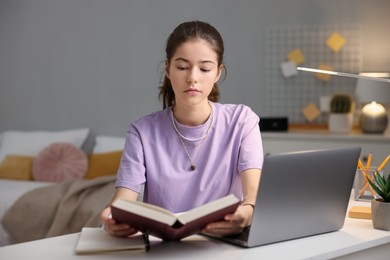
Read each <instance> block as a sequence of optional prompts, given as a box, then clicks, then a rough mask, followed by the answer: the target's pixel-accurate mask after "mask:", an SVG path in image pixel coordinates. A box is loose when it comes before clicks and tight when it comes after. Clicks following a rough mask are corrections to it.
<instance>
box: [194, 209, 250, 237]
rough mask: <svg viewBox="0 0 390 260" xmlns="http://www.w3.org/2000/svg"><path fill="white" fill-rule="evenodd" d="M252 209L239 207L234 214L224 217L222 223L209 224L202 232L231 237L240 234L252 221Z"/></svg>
mask: <svg viewBox="0 0 390 260" xmlns="http://www.w3.org/2000/svg"><path fill="white" fill-rule="evenodd" d="M252 213H253V209H252V208H251V207H243V206H240V207H238V209H237V210H236V212H234V214H228V215H226V216H225V218H224V221H219V222H214V223H209V224H208V225H207V226H206V227H205V228H204V229H203V230H202V232H204V233H212V234H218V235H233V234H238V233H240V232H242V230H243V229H244V228H245V227H247V226H249V225H250V223H251V219H252Z"/></svg>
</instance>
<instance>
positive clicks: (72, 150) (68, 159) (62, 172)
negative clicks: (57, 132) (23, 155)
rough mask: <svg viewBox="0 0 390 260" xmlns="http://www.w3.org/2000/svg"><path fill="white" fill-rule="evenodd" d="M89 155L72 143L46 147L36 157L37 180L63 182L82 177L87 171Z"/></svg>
mask: <svg viewBox="0 0 390 260" xmlns="http://www.w3.org/2000/svg"><path fill="white" fill-rule="evenodd" d="M87 169H88V158H87V155H86V154H85V153H84V152H83V151H82V150H81V149H80V148H78V147H76V146H75V145H73V144H70V143H54V144H51V145H49V146H48V147H46V148H44V149H43V150H42V151H41V152H40V153H39V154H38V155H37V157H36V158H35V159H34V161H33V168H32V174H33V177H34V179H35V180H38V181H51V182H61V181H65V180H71V179H82V178H83V177H84V175H85V174H86V173H87Z"/></svg>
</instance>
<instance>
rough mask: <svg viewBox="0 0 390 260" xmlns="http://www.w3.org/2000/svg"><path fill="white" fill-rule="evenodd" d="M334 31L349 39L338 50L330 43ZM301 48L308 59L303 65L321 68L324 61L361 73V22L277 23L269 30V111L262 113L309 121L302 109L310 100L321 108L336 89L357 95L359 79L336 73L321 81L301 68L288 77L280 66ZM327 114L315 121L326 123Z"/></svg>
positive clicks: (340, 68)
mask: <svg viewBox="0 0 390 260" xmlns="http://www.w3.org/2000/svg"><path fill="white" fill-rule="evenodd" d="M333 32H338V33H339V34H340V35H341V36H342V37H343V38H344V39H345V40H346V41H345V44H344V45H343V47H342V48H341V49H340V50H339V51H338V52H337V53H336V52H334V51H333V50H332V49H330V48H329V47H328V46H327V45H326V41H327V39H328V38H329V37H330V36H331V35H332V33H333ZM294 49H300V50H301V51H302V54H303V56H304V57H305V61H304V63H303V64H301V65H299V66H303V67H311V68H318V66H319V64H320V63H323V64H326V65H329V66H332V67H333V68H334V69H335V70H336V71H340V72H348V73H358V72H360V71H361V66H362V35H361V27H360V26H359V25H332V26H299V27H294V26H282V27H281V26H277V27H269V28H267V30H266V52H265V53H266V57H265V61H266V66H265V68H266V71H265V88H266V91H265V95H266V98H265V99H264V100H265V102H266V106H265V107H266V113H265V114H264V115H262V116H270V117H271V116H272V117H273V116H275V117H277V116H287V117H288V118H289V122H290V123H307V120H306V119H305V117H304V116H303V114H302V112H301V111H302V109H303V108H304V107H305V106H306V105H308V104H309V103H314V104H316V105H317V107H318V108H319V107H320V97H321V96H328V95H331V94H333V93H335V92H344V93H349V94H351V95H352V96H354V91H355V85H356V79H352V78H346V77H339V76H332V78H331V79H330V80H329V81H328V82H325V81H321V80H319V79H317V78H316V77H315V74H314V73H309V72H302V71H298V74H297V75H295V76H292V77H288V78H285V77H284V76H283V74H282V71H281V68H280V65H281V63H283V62H286V61H288V58H287V55H288V53H289V52H291V51H293V50H294ZM326 120H327V117H326V115H325V114H324V113H322V114H321V116H320V117H318V118H317V119H315V120H314V121H313V123H326Z"/></svg>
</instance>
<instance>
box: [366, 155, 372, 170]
mask: <svg viewBox="0 0 390 260" xmlns="http://www.w3.org/2000/svg"><path fill="white" fill-rule="evenodd" d="M371 159H372V153H369V154H368V158H367V164H366V170H369V169H370V167H371Z"/></svg>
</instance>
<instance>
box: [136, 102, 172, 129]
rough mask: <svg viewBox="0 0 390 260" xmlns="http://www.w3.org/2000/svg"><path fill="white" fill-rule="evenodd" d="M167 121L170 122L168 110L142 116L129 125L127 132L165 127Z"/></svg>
mask: <svg viewBox="0 0 390 260" xmlns="http://www.w3.org/2000/svg"><path fill="white" fill-rule="evenodd" d="M167 119H169V120H170V108H166V109H164V110H160V111H156V112H153V113H150V114H147V115H145V116H142V117H141V118H139V119H137V120H135V121H134V122H132V123H130V124H129V131H131V130H137V131H147V130H150V129H157V128H160V127H165V124H166V122H167V121H168V120H167ZM168 122H170V121H168Z"/></svg>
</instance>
